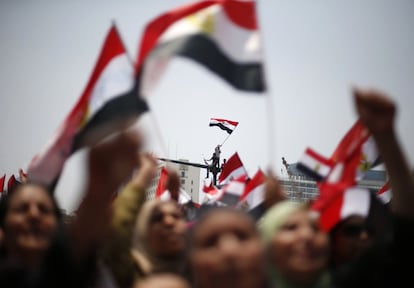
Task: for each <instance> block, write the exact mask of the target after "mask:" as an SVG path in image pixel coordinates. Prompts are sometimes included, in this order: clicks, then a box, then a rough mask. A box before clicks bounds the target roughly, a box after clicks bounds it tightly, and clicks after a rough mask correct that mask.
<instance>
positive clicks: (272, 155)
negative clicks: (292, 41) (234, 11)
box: [256, 2, 277, 173]
mask: <svg viewBox="0 0 414 288" xmlns="http://www.w3.org/2000/svg"><path fill="white" fill-rule="evenodd" d="M257 11H258V9H257V2H256V13H257ZM257 25H258V29H259V27H260V26H261V25H260V23H259V17H257ZM259 31H260V30H259ZM260 41H261V44H262V45H260V49H261V50H262V54H263V60H264V61H263V79H264V83H265V89H266V92H265V93H266V95H267V99H268V105H266V106H267V107H266V108H267V119H268V121H267V122H268V129H269V130H268V136H269V139H268V140H269V148H268V149H269V150H268V153H269V159H270V160H269V161H270V163H269V164H268V165H269V168H270V169H272V170H273V171H275V173H276V165H273V164H272V163H277V162H275V161H276V155H275V154H276V152H275V151H276V144H275V135H274V133H275V131H276V130H275V123H276V120H275V118H274V115H276V112H275V108H274V106H273V105H274V103H273V97H272V95H271V93H270V85H269V81H268V79H267V75H268V73H267V70H268V69H266V61H265V59H266V57H265V55H266V53H265V49H264V47H265V45H264V37H263V33H261V34H260Z"/></svg>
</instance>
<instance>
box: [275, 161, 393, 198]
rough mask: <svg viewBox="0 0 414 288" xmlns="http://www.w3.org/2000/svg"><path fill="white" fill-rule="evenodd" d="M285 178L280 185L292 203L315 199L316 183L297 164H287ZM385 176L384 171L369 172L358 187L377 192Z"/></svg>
mask: <svg viewBox="0 0 414 288" xmlns="http://www.w3.org/2000/svg"><path fill="white" fill-rule="evenodd" d="M287 169H289V171H287V174H288V175H287V176H283V177H281V178H280V183H281V184H282V186H283V188H284V189H285V191H286V193H287V194H288V197H289V199H291V200H293V201H299V202H303V201H307V200H310V199H314V198H316V196H317V195H318V193H319V191H318V188H317V187H316V181H314V180H313V179H311V178H310V177H308V176H307V175H306V174H304V173H303V172H301V171H299V170H298V169H297V164H296V163H293V164H289V166H288V168H287ZM386 180H387V175H386V172H385V171H384V170H369V171H368V172H367V173H366V174H365V176H364V178H363V179H362V180H361V181H359V182H358V187H361V188H367V189H369V190H370V191H372V192H377V191H378V190H379V189H380V188H381V187H382V186H383V185H384V183H385V182H386Z"/></svg>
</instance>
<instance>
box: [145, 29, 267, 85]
mask: <svg viewBox="0 0 414 288" xmlns="http://www.w3.org/2000/svg"><path fill="white" fill-rule="evenodd" d="M163 55H164V56H169V55H181V56H184V57H188V58H191V59H192V60H194V61H197V62H199V63H200V64H202V65H204V66H205V67H207V68H208V69H210V70H211V71H212V72H214V73H216V74H217V75H219V76H220V77H222V78H223V79H224V80H225V81H227V82H228V83H229V84H231V85H232V86H233V87H234V88H236V89H239V90H244V91H250V92H263V91H265V89H266V85H265V83H264V74H263V66H262V64H261V63H245V64H243V63H237V62H234V61H232V60H231V59H230V58H229V57H227V56H226V55H225V54H224V53H223V52H222V51H221V50H220V48H219V47H218V46H217V44H216V43H214V42H213V41H212V40H211V39H210V38H209V37H206V36H204V35H201V34H196V35H192V36H190V37H189V36H184V37H181V38H176V39H174V40H171V41H169V42H165V43H163V44H160V45H159V46H157V47H156V48H155V49H154V50H153V52H151V55H150V56H149V57H158V56H163Z"/></svg>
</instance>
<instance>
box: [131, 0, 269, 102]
mask: <svg viewBox="0 0 414 288" xmlns="http://www.w3.org/2000/svg"><path fill="white" fill-rule="evenodd" d="M255 10H256V7H255V2H254V1H222V0H211V1H200V2H196V3H192V4H188V5H185V6H181V7H178V8H176V9H173V10H171V11H168V12H166V13H164V14H162V15H160V16H159V17H157V18H156V19H154V20H153V21H151V22H150V23H149V24H148V25H147V26H146V28H145V31H144V34H143V38H142V41H141V47H140V50H139V52H138V61H137V69H136V70H139V71H141V72H142V73H141V74H140V87H141V90H140V91H141V94H142V95H144V96H147V95H148V94H150V92H151V90H152V88H153V87H154V86H155V84H156V82H157V80H158V78H159V77H160V76H161V75H162V73H163V71H164V68H165V67H166V65H167V63H168V60H169V59H170V58H172V57H173V56H183V57H187V58H189V59H192V60H194V61H196V62H198V63H199V64H201V65H203V66H204V67H205V68H207V69H208V70H210V71H211V72H212V73H215V74H216V75H218V76H219V77H221V78H222V79H223V80H224V81H226V82H227V83H229V84H230V85H231V86H232V87H234V88H236V89H238V90H242V91H248V92H262V91H264V90H265V89H266V87H265V81H264V75H263V65H262V62H263V56H262V53H261V40H260V35H259V29H258V23H257V19H256V11H255Z"/></svg>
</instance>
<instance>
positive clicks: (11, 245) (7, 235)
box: [0, 183, 61, 264]
mask: <svg viewBox="0 0 414 288" xmlns="http://www.w3.org/2000/svg"><path fill="white" fill-rule="evenodd" d="M0 202H1V204H0V227H1V229H2V230H3V249H4V252H5V253H6V255H7V256H8V257H13V258H16V259H19V261H22V262H32V263H33V262H37V261H38V260H39V259H40V257H41V256H43V254H44V252H45V250H46V249H47V248H48V247H49V246H50V244H51V242H52V238H53V236H54V235H55V233H56V231H57V229H58V222H59V221H60V218H61V214H60V211H59V209H58V206H57V203H56V201H55V199H54V198H53V197H52V196H51V193H50V192H49V191H48V190H47V188H46V187H44V186H42V185H40V184H36V183H25V184H19V185H18V186H16V187H15V189H14V190H13V192H12V193H9V194H8V195H7V196H5V197H3V198H2V199H1V201H0ZM28 264H29V263H28Z"/></svg>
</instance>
